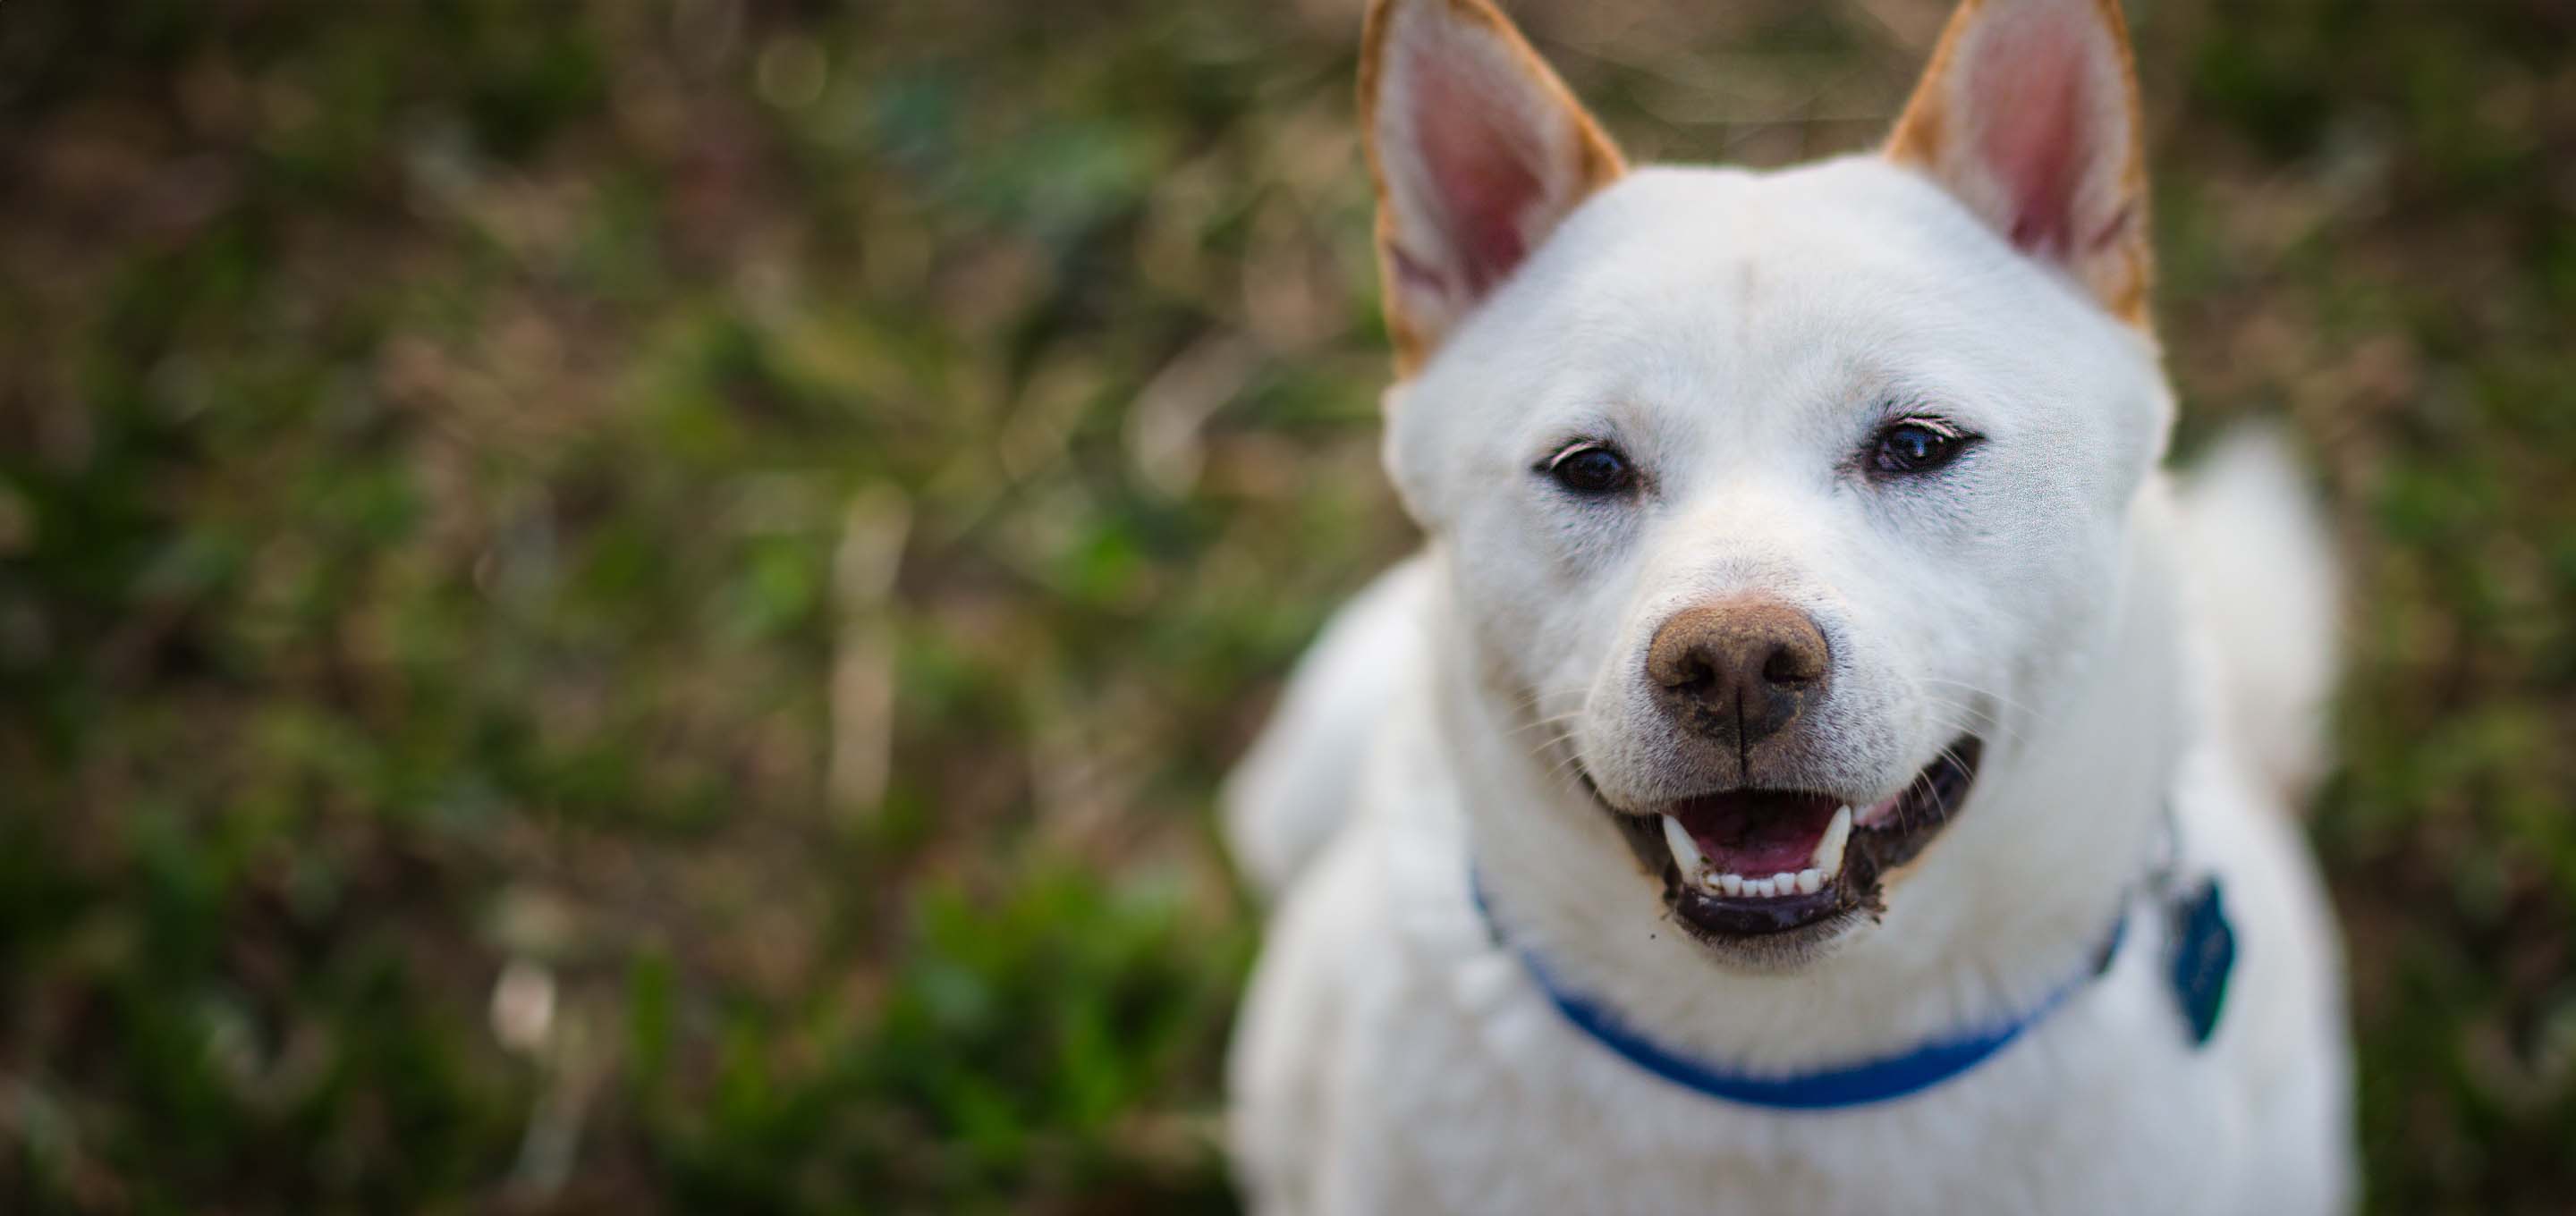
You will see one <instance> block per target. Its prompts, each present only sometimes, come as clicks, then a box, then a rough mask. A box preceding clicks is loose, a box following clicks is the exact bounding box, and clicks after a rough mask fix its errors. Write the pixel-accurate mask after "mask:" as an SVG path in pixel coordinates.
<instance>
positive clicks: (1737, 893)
mask: <svg viewBox="0 0 2576 1216" xmlns="http://www.w3.org/2000/svg"><path fill="white" fill-rule="evenodd" d="M1852 819H1853V814H1852V809H1851V808H1850V807H1847V806H1846V807H1841V808H1838V809H1836V810H1835V811H1834V817H1833V819H1832V820H1831V821H1830V822H1828V823H1827V824H1826V825H1825V834H1824V835H1823V836H1821V837H1818V838H1817V840H1816V851H1815V855H1814V856H1813V857H1812V858H1811V859H1810V860H1812V862H1813V863H1814V864H1812V865H1809V866H1808V867H1806V868H1805V869H1802V870H1799V871H1796V872H1795V873H1790V872H1787V871H1783V872H1781V873H1778V874H1771V875H1767V876H1763V877H1758V878H1747V877H1745V876H1744V875H1742V874H1718V873H1713V872H1710V871H1709V869H1708V858H1707V857H1705V856H1704V855H1702V854H1701V853H1700V851H1699V843H1698V842H1697V841H1694V840H1692V839H1691V837H1690V833H1689V832H1687V831H1685V830H1683V828H1682V825H1681V824H1680V823H1679V822H1678V821H1676V820H1675V819H1673V817H1672V816H1670V815H1666V816H1664V841H1665V843H1667V844H1669V845H1671V846H1672V850H1673V859H1674V860H1675V861H1677V862H1679V863H1681V868H1682V877H1683V878H1684V880H1686V881H1688V882H1689V883H1690V884H1691V885H1693V886H1696V887H1698V888H1700V889H1701V890H1703V891H1707V892H1709V893H1710V894H1712V895H1720V896H1725V897H1727V898H1731V899H1779V898H1782V897H1784V896H1790V895H1813V894H1815V893H1817V892H1819V891H1822V890H1824V889H1825V884H1826V883H1829V882H1832V881H1833V880H1834V879H1835V877H1837V876H1838V875H1840V874H1841V873H1842V872H1843V852H1844V850H1845V849H1846V848H1847V847H1848V846H1849V845H1850V844H1851V834H1852Z"/></svg>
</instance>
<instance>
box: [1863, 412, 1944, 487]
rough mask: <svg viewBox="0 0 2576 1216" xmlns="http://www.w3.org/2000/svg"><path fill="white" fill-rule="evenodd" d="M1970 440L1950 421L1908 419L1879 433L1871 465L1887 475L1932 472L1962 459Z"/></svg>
mask: <svg viewBox="0 0 2576 1216" xmlns="http://www.w3.org/2000/svg"><path fill="white" fill-rule="evenodd" d="M1967 446H1968V437H1967V436H1966V435H1962V434H1960V433H1959V430H1958V428H1956V427H1953V426H1951V425H1950V424H1948V423H1946V422H1936V421H1933V420H1931V419H1928V418H1908V419H1906V420H1904V421H1902V422H1898V423H1894V424H1892V425H1890V426H1888V427H1887V428H1886V429H1884V430H1881V431H1880V432H1879V433H1878V439H1877V441H1876V442H1875V443H1873V444H1872V445H1871V447H1870V453H1869V465H1870V468H1871V470H1872V471H1874V472H1877V473H1879V474H1881V475H1884V476H1890V477H1903V476H1907V475H1909V474H1914V473H1929V472H1931V471H1932V470H1934V469H1937V468H1940V467H1941V466H1942V465H1945V464H1948V463H1950V462H1951V461H1953V460H1956V459H1958V458H1959V453H1960V452H1962V451H1965V450H1966V449H1967Z"/></svg>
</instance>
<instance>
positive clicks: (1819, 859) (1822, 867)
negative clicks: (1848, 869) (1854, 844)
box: [1813, 807, 1852, 879]
mask: <svg viewBox="0 0 2576 1216" xmlns="http://www.w3.org/2000/svg"><path fill="white" fill-rule="evenodd" d="M1851 832H1852V809H1851V808H1850V807H1844V808H1843V809H1841V810H1839V811H1835V812H1834V821H1833V822H1832V823H1828V824H1826V825H1825V835H1824V839H1822V840H1819V841H1817V842H1816V855H1815V857H1814V859H1813V860H1814V861H1815V865H1816V869H1817V870H1819V871H1822V872H1821V873H1819V874H1818V875H1817V877H1818V878H1819V879H1826V878H1831V877H1833V876H1834V875H1836V874H1840V873H1842V872H1843V847H1844V846H1845V845H1848V844H1850V843H1851Z"/></svg>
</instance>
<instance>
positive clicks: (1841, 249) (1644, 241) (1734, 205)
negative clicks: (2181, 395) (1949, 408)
mask: <svg viewBox="0 0 2576 1216" xmlns="http://www.w3.org/2000/svg"><path fill="white" fill-rule="evenodd" d="M1557 246H1558V247H1557V248H1552V249H1550V250H1548V251H1546V252H1547V253H1549V254H1551V255H1554V256H1552V257H1551V258H1550V259H1549V260H1550V261H1551V262H1552V263H1554V265H1553V266H1551V267H1550V268H1549V269H1551V270H1553V271H1554V272H1555V274H1556V278H1557V282H1556V284H1555V293H1556V294H1557V295H1558V297H1559V299H1560V300H1561V301H1562V303H1563V306H1564V307H1566V308H1567V309H1569V310H1571V311H1572V312H1573V314H1574V315H1575V317H1576V318H1577V321H1576V323H1577V324H1579V325H1580V326H1582V327H1583V329H1585V330H1586V331H1588V332H1590V333H1592V334H1595V335H1598V336H1601V337H1605V338H1611V339H1620V338H1625V339H1629V340H1634V341H1637V342H1640V343H1644V344H1649V345H1670V344H1680V345H1682V346H1685V347H1687V348H1688V349H1692V350H1697V351H1700V352H1703V353H1704V354H1706V355H1708V356H1710V357H1712V358H1721V357H1724V356H1725V355H1726V354H1727V353H1728V352H1729V350H1730V348H1732V350H1733V351H1735V352H1737V353H1741V354H1744V355H1749V356H1758V357H1766V358H1770V359H1774V360H1776V359H1777V358H1779V357H1780V356H1782V355H1784V354H1790V353H1794V352H1797V351H1807V352H1810V353H1812V354H1815V355H1819V356H1824V355H1852V354H1863V353H1868V352H1876V353H1879V354H1882V355H1886V356H1889V357H1902V356H1904V355H1906V354H1907V353H1908V351H1907V350H1906V348H1907V347H1908V346H1909V345H1914V346H1920V347H1921V348H1923V349H1922V350H1921V351H1920V352H1919V353H1922V354H1941V353H1945V352H1946V353H1960V354H1971V353H1975V352H1976V351H1977V348H1979V347H1980V346H1995V347H1998V348H2007V347H2008V345H2009V343H2008V341H2004V340H2000V339H2002V334H2001V333H2000V332H1999V331H2000V330H2001V329H2002V328H2003V327H2002V326H1998V325H1993V324H1979V323H1978V321H1979V318H1997V317H2000V316H2001V315H2004V314H2009V315H2010V316H2011V317H2012V328H2014V329H2018V330H2020V331H2021V332H2022V333H2023V334H2025V335H2026V334H2028V333H2029V332H2030V331H2031V330H2032V329H2033V328H2034V327H2039V328H2056V327H2080V326H2082V325H2083V324H2084V318H2083V315H2082V309H2081V306H2080V302H2079V301H2077V300H2075V299H2074V297H2073V293H2072V292H2071V291H2069V290H2066V289H2065V288H2064V287H2062V286H2060V285H2054V284H2052V283H2051V282H2050V281H2049V279H2048V277H2047V272H2046V271H2044V270H2042V269H2041V268H2039V267H2037V266H2035V265H2032V264H2030V263H2028V262H2027V261H2026V260H2025V259H2022V258H2019V257H2016V256H2015V255H2013V253H2012V252H2011V251H2010V249H2008V248H2007V247H2006V246H2005V245H2004V244H2003V243H2002V242H2001V241H1999V240H1997V239H1995V237H1994V236H1993V235H1992V234H1991V233H1989V232H1988V231H1986V230H1985V229H1984V228H1983V227H1982V226H1981V225H1979V224H1978V223H1977V222H1976V221H1975V220H1974V218H1973V217H1971V216H1970V215H1968V213H1967V212H1966V211H1965V210H1964V209H1962V208H1960V207H1959V206H1958V205H1957V204H1956V203H1954V202H1952V201H1951V200H1950V199H1949V198H1948V196H1947V195H1944V194H1942V193H1941V192H1940V191H1939V190H1937V189H1936V188H1934V187H1932V186H1931V185H1930V184H1929V183H1927V182H1924V181H1923V180H1921V179H1920V178H1919V177H1917V176H1915V175H1914V174H1911V173H1909V172H1907V171H1905V170H1903V169H1900V168H1897V167H1896V166H1893V165H1889V164H1887V163H1886V162H1884V161H1882V160H1880V159H1878V158H1876V157H1851V158H1846V159H1843V160H1837V161H1827V162H1823V163H1820V164H1815V165H1809V166H1803V167H1800V168H1798V169H1793V170H1786V171H1781V172H1774V173H1750V172H1743V171H1737V170H1724V169H1690V168H1649V169H1642V170H1639V171H1637V172H1636V173H1633V174H1631V175H1630V176H1629V177H1628V178H1627V179H1626V180H1623V181H1622V182H1620V183H1619V184H1618V185H1616V186H1614V187H1612V188H1611V189H1609V190H1607V191H1605V192H1604V193H1603V194H1602V195H1601V196H1600V197H1599V198H1597V199H1595V200H1594V201H1593V202H1592V203H1591V204H1590V205H1588V206H1587V207H1586V208H1585V209H1584V210H1583V211H1582V212H1580V213H1578V214H1577V215H1576V216H1575V217H1574V218H1573V220H1572V221H1570V222H1569V223H1568V224H1567V225H1566V227H1565V230H1564V231H1563V232H1562V233H1561V234H1560V240H1559V242H1558V243H1557ZM1989 331H1990V332H1989ZM1981 339H1983V340H1982V341H1981Z"/></svg>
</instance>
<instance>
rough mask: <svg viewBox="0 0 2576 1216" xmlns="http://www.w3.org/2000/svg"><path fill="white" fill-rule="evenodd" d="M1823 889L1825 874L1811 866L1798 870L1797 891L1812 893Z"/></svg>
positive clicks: (1806, 893)
mask: <svg viewBox="0 0 2576 1216" xmlns="http://www.w3.org/2000/svg"><path fill="white" fill-rule="evenodd" d="M1824 889H1825V876H1824V875H1823V874H1822V873H1819V872H1818V871H1816V870H1815V869H1813V868H1812V867H1811V868H1809V869H1804V870H1800V871H1798V893H1799V894H1801V895H1813V894H1815V893H1816V892H1818V891H1821V890H1824Z"/></svg>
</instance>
